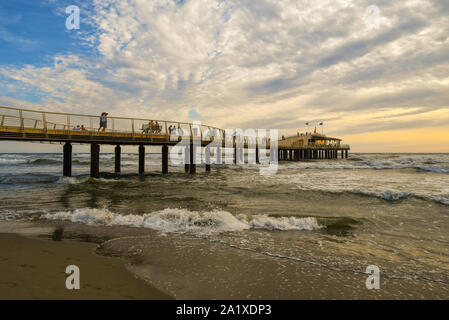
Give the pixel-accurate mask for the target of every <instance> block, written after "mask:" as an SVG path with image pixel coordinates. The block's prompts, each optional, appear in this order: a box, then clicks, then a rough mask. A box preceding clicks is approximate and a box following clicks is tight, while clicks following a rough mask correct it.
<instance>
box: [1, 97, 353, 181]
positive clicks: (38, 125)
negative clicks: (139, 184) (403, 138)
mask: <svg viewBox="0 0 449 320" xmlns="http://www.w3.org/2000/svg"><path fill="white" fill-rule="evenodd" d="M170 128H171V129H170ZM227 133H228V134H227ZM0 140H4V141H8V140H9V141H28V142H41V143H61V144H63V145H64V146H63V175H64V176H66V177H70V176H71V175H72V145H73V144H89V145H90V154H91V157H90V158H91V159H90V160H91V161H90V162H91V165H90V175H91V177H94V178H97V177H99V175H100V146H101V145H114V146H115V149H114V151H115V168H114V169H115V172H116V173H120V171H121V146H137V147H138V153H139V166H138V172H139V173H141V174H143V173H144V172H145V147H147V146H160V147H161V154H162V173H164V174H166V173H168V163H169V154H168V153H169V147H173V146H177V147H179V145H182V146H183V147H182V148H184V149H183V152H182V154H183V155H184V157H185V159H184V160H185V161H184V163H185V171H186V172H190V173H192V174H194V173H196V169H197V167H196V166H197V164H198V163H201V162H202V163H204V164H205V170H206V172H209V171H210V170H211V164H212V163H217V164H221V163H222V159H223V151H225V150H226V148H229V147H231V148H232V149H233V160H234V163H242V162H243V161H244V155H245V149H246V150H249V148H252V149H254V148H255V161H256V163H259V158H260V156H261V152H266V150H267V149H269V150H270V156H269V157H270V161H276V160H278V159H279V160H290V161H294V160H295V161H299V160H301V159H335V158H337V157H338V152H339V151H340V152H341V157H342V158H343V157H346V158H347V157H348V150H349V149H350V148H349V146H348V145H341V144H340V141H341V140H340V139H337V138H330V137H326V136H324V135H319V134H307V135H297V136H294V137H288V138H285V139H282V140H279V141H277V143H271V141H270V137H267V138H263V139H258V138H257V137H256V136H255V137H241V136H239V134H238V133H237V131H235V132H234V133H233V134H229V131H225V130H223V129H220V128H217V127H213V126H207V125H202V124H201V125H200V124H195V123H187V122H178V121H166V120H155V119H138V118H124V117H113V116H108V117H107V127H106V128H105V129H104V130H103V128H100V116H93V115H82V114H69V113H58V112H50V111H37V110H27V109H19V108H11V107H2V106H0ZM275 146H276V149H277V152H273V149H274V148H272V147H275ZM212 147H213V148H215V153H216V154H215V160H214V162H213V161H212V160H211V149H212ZM197 148H204V149H203V150H204V158H203V159H198V152H197ZM265 155H266V154H265ZM276 157H277V159H276Z"/></svg>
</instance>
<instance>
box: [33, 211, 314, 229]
mask: <svg viewBox="0 0 449 320" xmlns="http://www.w3.org/2000/svg"><path fill="white" fill-rule="evenodd" d="M41 218H43V219H48V220H65V221H71V222H77V223H84V224H87V225H103V226H117V225H119V226H130V227H138V228H148V229H153V230H157V231H161V232H164V233H200V234H210V233H220V232H236V231H243V230H248V229H265V230H272V231H274V230H279V231H287V230H297V231H299V230H318V229H321V228H323V226H321V225H319V224H318V221H317V219H316V218H314V217H305V218H304V217H301V218H299V217H270V216H267V215H257V216H248V215H238V216H234V215H232V214H231V213H229V212H227V211H223V210H213V211H206V212H198V211H190V210H186V209H170V208H167V209H164V210H161V211H155V212H152V213H149V214H144V215H132V214H130V215H120V214H117V213H114V212H111V211H109V210H107V209H92V208H83V209H76V210H74V211H60V212H56V213H46V214H43V215H42V216H41Z"/></svg>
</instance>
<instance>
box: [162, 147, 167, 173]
mask: <svg viewBox="0 0 449 320" xmlns="http://www.w3.org/2000/svg"><path fill="white" fill-rule="evenodd" d="M162 173H163V174H165V173H168V146H166V145H163V146H162Z"/></svg>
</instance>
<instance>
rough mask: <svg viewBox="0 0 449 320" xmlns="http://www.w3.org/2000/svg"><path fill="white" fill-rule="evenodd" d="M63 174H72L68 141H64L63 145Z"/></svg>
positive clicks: (70, 148)
mask: <svg viewBox="0 0 449 320" xmlns="http://www.w3.org/2000/svg"><path fill="white" fill-rule="evenodd" d="M63 153H64V154H63V159H64V160H63V170H62V172H63V176H64V177H71V176H72V145H71V144H70V142H66V143H65V144H64V147H63Z"/></svg>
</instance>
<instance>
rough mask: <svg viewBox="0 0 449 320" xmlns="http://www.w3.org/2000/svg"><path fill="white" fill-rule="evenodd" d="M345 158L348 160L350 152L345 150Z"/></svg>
mask: <svg viewBox="0 0 449 320" xmlns="http://www.w3.org/2000/svg"><path fill="white" fill-rule="evenodd" d="M345 158H346V159H348V150H345Z"/></svg>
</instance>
